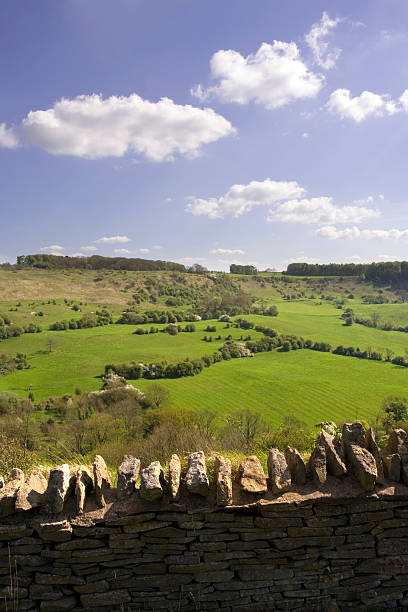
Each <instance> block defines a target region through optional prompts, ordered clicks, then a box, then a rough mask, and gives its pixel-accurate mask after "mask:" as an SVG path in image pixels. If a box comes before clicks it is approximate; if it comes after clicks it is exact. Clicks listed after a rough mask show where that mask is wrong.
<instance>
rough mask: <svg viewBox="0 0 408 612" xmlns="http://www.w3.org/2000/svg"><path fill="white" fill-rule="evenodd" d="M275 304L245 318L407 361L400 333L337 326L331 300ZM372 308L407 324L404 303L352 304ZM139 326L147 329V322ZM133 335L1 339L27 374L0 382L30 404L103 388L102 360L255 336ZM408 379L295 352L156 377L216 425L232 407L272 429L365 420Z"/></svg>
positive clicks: (108, 330) (373, 365)
mask: <svg viewBox="0 0 408 612" xmlns="http://www.w3.org/2000/svg"><path fill="white" fill-rule="evenodd" d="M274 302H275V303H276V304H277V306H278V308H279V316H278V317H265V316H260V315H246V316H245V318H247V319H248V320H250V321H253V322H254V323H255V324H258V325H263V326H265V327H273V328H275V329H277V330H278V331H279V332H280V333H286V334H296V335H299V336H303V337H304V338H310V339H312V340H316V341H324V342H329V343H331V344H332V346H333V347H335V346H337V345H338V344H343V345H344V346H354V347H360V348H361V349H362V350H364V349H365V348H367V347H368V346H371V347H372V348H374V349H375V348H382V349H385V348H390V349H392V350H393V351H394V352H395V353H396V354H404V351H405V347H406V346H408V335H406V334H405V333H402V332H385V331H381V330H378V329H373V328H367V327H364V326H361V325H352V326H350V327H347V326H344V325H343V322H342V320H341V319H340V315H341V312H342V311H341V310H339V309H337V308H335V307H334V306H333V305H332V304H330V303H326V302H323V303H322V304H320V303H318V302H316V301H314V300H297V301H286V300H280V301H278V300H274ZM13 306H15V303H14V302H3V303H2V304H1V305H0V312H7V311H8V310H9V308H10V307H13ZM97 308H98V305H96V304H87V305H85V304H83V305H81V311H80V312H74V311H72V308H71V306H68V305H67V304H65V303H64V302H63V300H58V301H57V304H56V305H53V304H43V303H42V302H36V303H33V302H32V301H31V302H29V301H25V302H22V303H21V305H20V306H19V307H18V311H17V312H11V313H10V316H13V319H14V320H15V321H16V322H18V323H21V324H23V323H26V322H27V321H30V320H33V317H34V320H35V322H36V323H37V324H41V325H42V326H43V327H44V328H46V327H47V326H48V325H49V324H50V323H51V322H53V321H56V320H59V319H61V318H66V319H69V318H79V317H80V316H82V314H83V313H84V312H92V311H94V310H95V309H97ZM109 308H110V310H111V311H112V312H113V313H114V315H115V316H117V315H118V314H119V313H120V311H121V309H122V307H121V306H119V305H117V304H113V305H111V306H110V307H109ZM40 309H41V310H42V311H43V312H44V316H43V317H41V318H40V317H38V316H36V315H32V314H31V313H33V312H38V310H40ZM374 309H375V311H376V312H377V311H382V309H383V310H384V311H385V310H386V311H387V317H390V316H391V315H392V314H393V313H394V312H395V317H396V320H397V319H398V320H399V321H404V320H405V321H407V322H408V304H385V305H375V306H372V305H364V304H361V303H360V304H358V312H359V314H361V313H365V312H366V313H367V316H369V313H370V312H372V311H373V310H374ZM356 310H357V308H356ZM182 325H184V324H182ZM207 325H216V326H217V331H216V332H215V333H212V334H209V333H207V332H205V331H204V330H205V328H206V327H207ZM141 327H147V328H149V327H150V324H148V325H146V326H141ZM157 327H159V328H162V327H164V326H163V325H158V326H157ZM134 330H135V327H134V326H129V325H115V324H113V325H108V326H105V327H97V328H91V329H81V330H67V331H43V332H42V333H39V334H24V335H22V336H20V337H18V338H10V339H8V340H5V341H3V342H2V343H1V351H0V352H6V353H8V354H16V353H17V352H24V353H27V356H28V359H29V362H30V364H31V369H29V370H22V371H16V372H14V373H12V374H10V375H8V376H4V377H1V378H0V390H8V391H13V392H15V393H18V394H20V395H27V394H28V392H29V391H32V392H33V393H34V396H35V399H36V400H39V399H41V398H45V397H48V396H50V395H62V394H65V393H73V392H74V390H75V389H76V388H80V389H81V390H82V391H91V390H95V389H99V388H100V387H101V379H100V376H101V374H102V373H103V370H104V366H105V365H106V364H107V363H118V362H125V361H131V360H135V361H139V360H140V361H145V362H149V361H157V360H167V361H168V362H175V361H179V360H181V359H183V358H185V357H192V358H194V357H200V356H202V355H205V354H209V353H212V352H213V351H214V350H217V348H219V346H220V345H221V344H222V341H220V340H218V341H216V340H215V337H216V336H218V335H219V334H220V335H221V336H222V338H223V340H224V339H225V337H226V336H227V334H230V333H231V335H232V336H233V338H234V339H239V338H240V337H241V335H243V336H244V337H245V336H246V335H248V334H250V335H251V337H252V339H256V338H259V337H261V334H259V333H258V332H256V331H254V330H249V331H246V330H241V329H236V328H229V329H226V328H225V324H223V323H219V322H217V321H201V322H198V323H196V330H197V331H196V332H193V333H180V334H179V335H178V336H169V335H168V334H164V333H158V334H149V335H141V336H140V335H135V334H133V331H134ZM204 335H208V336H212V337H213V342H211V343H207V342H204V341H203V340H202V338H203V336H204ZM48 338H53V339H54V341H55V346H54V347H53V348H52V350H51V352H49V350H48V348H47V339H48ZM407 377H408V370H406V369H405V368H400V367H397V366H394V365H392V364H389V363H382V362H380V363H377V362H370V361H362V360H358V359H355V358H351V357H341V356H336V355H331V354H323V353H317V352H314V351H308V350H302V351H293V352H290V353H282V352H279V351H273V352H271V353H266V354H257V355H255V357H254V358H253V359H241V360H238V359H235V360H232V361H230V362H224V363H220V364H216V365H213V366H212V367H211V368H209V369H206V370H205V371H204V372H203V373H202V374H200V375H198V376H196V377H191V378H183V379H177V380H160V384H163V385H165V386H166V387H167V388H168V389H169V390H170V392H171V401H172V404H173V405H174V406H175V407H180V408H181V407H189V408H197V409H199V408H206V409H212V410H214V411H216V413H217V414H218V415H219V417H220V418H222V416H223V415H224V414H227V413H229V412H233V411H235V410H237V409H241V408H242V409H246V408H250V409H255V410H257V411H260V412H261V413H262V414H263V416H264V417H265V420H266V421H267V422H269V423H271V424H277V423H279V422H280V421H281V420H282V418H283V417H284V416H285V415H287V414H294V415H297V416H298V417H299V418H301V419H302V420H304V421H306V422H308V423H310V424H313V423H315V422H317V421H319V420H324V419H335V420H339V421H344V420H346V419H355V418H356V416H358V417H359V418H364V419H366V420H368V419H369V418H372V417H373V416H374V415H375V414H376V412H377V411H378V408H379V406H380V404H381V401H382V399H383V398H384V397H385V396H387V395H390V394H394V395H405V394H406V393H407V390H408V385H407V382H408V379H407ZM150 383H151V381H148V380H138V381H135V383H134V384H135V385H136V386H137V387H139V388H140V389H141V390H145V389H146V388H147V387H148V385H149V384H150Z"/></svg>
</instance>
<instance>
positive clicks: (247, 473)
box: [238, 455, 268, 493]
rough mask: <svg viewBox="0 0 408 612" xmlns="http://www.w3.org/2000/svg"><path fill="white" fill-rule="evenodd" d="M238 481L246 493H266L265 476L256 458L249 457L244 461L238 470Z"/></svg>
mask: <svg viewBox="0 0 408 612" xmlns="http://www.w3.org/2000/svg"><path fill="white" fill-rule="evenodd" d="M238 481H239V483H240V485H241V487H242V489H243V490H244V491H246V492H247V493H266V491H267V489H268V487H267V483H266V476H265V472H264V471H263V467H262V464H261V462H260V461H259V459H258V457H256V456H255V455H251V456H250V457H247V458H246V459H244V461H243V462H242V463H241V464H240V466H239V468H238Z"/></svg>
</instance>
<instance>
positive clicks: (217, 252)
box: [210, 249, 245, 255]
mask: <svg viewBox="0 0 408 612" xmlns="http://www.w3.org/2000/svg"><path fill="white" fill-rule="evenodd" d="M210 253H212V254H213V255H245V251H243V250H242V249H212V251H210Z"/></svg>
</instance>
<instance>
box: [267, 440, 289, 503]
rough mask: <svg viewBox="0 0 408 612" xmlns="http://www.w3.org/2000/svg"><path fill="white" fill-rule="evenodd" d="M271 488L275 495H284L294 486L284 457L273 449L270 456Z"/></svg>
mask: <svg viewBox="0 0 408 612" xmlns="http://www.w3.org/2000/svg"><path fill="white" fill-rule="evenodd" d="M268 476H269V486H270V488H271V490H272V492H273V493H284V492H285V491H288V490H289V489H290V487H291V485H292V477H291V474H290V470H289V468H288V464H287V463H286V459H285V457H284V455H283V454H282V453H281V452H280V451H279V450H278V449H277V448H271V449H270V450H269V454H268Z"/></svg>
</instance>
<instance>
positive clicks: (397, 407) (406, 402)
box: [382, 396, 408, 421]
mask: <svg viewBox="0 0 408 612" xmlns="http://www.w3.org/2000/svg"><path fill="white" fill-rule="evenodd" d="M382 408H383V410H384V412H385V413H387V414H389V415H391V416H392V418H393V420H394V421H404V420H406V419H408V399H407V398H406V397H397V396H389V397H386V398H385V400H384V401H383V403H382Z"/></svg>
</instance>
